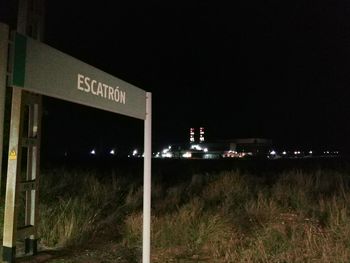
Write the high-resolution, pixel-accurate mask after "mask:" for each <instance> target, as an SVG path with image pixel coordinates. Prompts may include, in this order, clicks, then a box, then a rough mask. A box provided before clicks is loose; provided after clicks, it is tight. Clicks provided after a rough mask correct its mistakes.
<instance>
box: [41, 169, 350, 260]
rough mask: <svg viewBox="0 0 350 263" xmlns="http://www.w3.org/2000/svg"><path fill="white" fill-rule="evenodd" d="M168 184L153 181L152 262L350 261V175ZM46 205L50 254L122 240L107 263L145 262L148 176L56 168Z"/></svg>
mask: <svg viewBox="0 0 350 263" xmlns="http://www.w3.org/2000/svg"><path fill="white" fill-rule="evenodd" d="M267 170H268V169H267ZM192 172H194V173H193V174H191V173H192ZM167 176H168V175H167V174H166V173H162V172H160V171H157V170H156V174H155V175H154V177H153V179H154V181H153V185H152V187H153V189H152V202H153V203H152V262H161V263H164V262H218V263H219V262H269V263H270V262H276V263H277V262H350V203H349V201H350V189H349V187H350V173H349V172H347V169H336V168H334V167H332V168H315V169H301V168H300V169H299V168H298V169H294V168H287V169H277V170H275V171H272V172H264V173H256V172H254V171H249V170H247V169H240V168H232V167H231V168H230V169H228V170H225V169H223V170H221V171H218V170H216V171H210V172H205V171H194V170H193V171H191V172H189V174H188V173H185V175H181V176H179V177H178V178H177V179H176V178H175V177H172V178H168V177H167ZM172 176H174V175H172ZM40 197H41V203H40V217H41V221H40V226H39V236H40V237H41V240H40V244H41V246H42V247H44V248H45V247H46V248H65V247H77V246H84V245H86V244H91V243H94V242H96V243H99V242H100V243H101V242H107V243H108V242H113V244H114V245H113V249H110V250H109V251H105V252H104V253H101V255H100V256H101V257H104V259H105V261H104V262H140V260H141V251H142V171H141V172H140V173H139V174H137V175H135V174H127V175H126V174H125V173H124V172H123V171H119V172H118V171H117V170H113V171H112V172H111V173H110V174H103V175H101V174H99V171H98V170H85V171H84V170H83V169H80V170H79V169H77V170H74V169H68V170H67V169H64V168H60V169H56V170H46V171H44V172H43V174H42V178H41V192H40ZM65 262H66V261H65ZM67 262H70V261H67ZM72 262H74V261H72Z"/></svg>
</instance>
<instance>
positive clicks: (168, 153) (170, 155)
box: [162, 152, 173, 158]
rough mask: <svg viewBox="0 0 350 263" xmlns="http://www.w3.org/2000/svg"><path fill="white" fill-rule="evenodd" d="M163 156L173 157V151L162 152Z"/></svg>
mask: <svg viewBox="0 0 350 263" xmlns="http://www.w3.org/2000/svg"><path fill="white" fill-rule="evenodd" d="M162 157H163V158H172V157H173V154H172V153H171V152H166V153H163V154H162Z"/></svg>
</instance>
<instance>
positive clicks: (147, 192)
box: [142, 92, 152, 263]
mask: <svg viewBox="0 0 350 263" xmlns="http://www.w3.org/2000/svg"><path fill="white" fill-rule="evenodd" d="M144 137H145V139H144V140H145V141H144V143H145V146H144V160H143V161H144V171H143V173H144V176H143V245H142V262H143V263H149V262H150V259H151V181H152V180H151V160H152V94H151V93H150V92H147V93H146V119H145V134H144Z"/></svg>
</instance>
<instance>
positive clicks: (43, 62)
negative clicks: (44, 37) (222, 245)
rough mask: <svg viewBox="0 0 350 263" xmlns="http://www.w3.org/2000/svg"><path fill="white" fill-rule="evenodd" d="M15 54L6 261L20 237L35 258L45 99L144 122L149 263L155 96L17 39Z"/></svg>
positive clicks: (28, 40)
mask: <svg viewBox="0 0 350 263" xmlns="http://www.w3.org/2000/svg"><path fill="white" fill-rule="evenodd" d="M12 49H13V51H12V53H13V61H11V65H12V66H13V67H12V76H11V78H10V81H9V82H10V86H12V87H13V96H12V113H11V127H10V147H9V160H8V175H7V188H6V205H5V220H4V221H5V222H4V238H3V259H4V261H5V262H11V263H12V262H14V260H15V256H16V239H17V238H19V237H23V238H25V241H26V242H25V245H26V247H25V250H26V252H32V253H33V254H35V253H36V251H37V237H36V228H37V214H38V206H37V204H38V179H39V167H40V165H39V163H40V162H39V161H40V158H39V157H40V154H39V153H40V119H41V118H40V116H41V97H40V95H37V94H43V95H47V96H50V97H55V98H59V99H62V100H67V101H71V102H75V103H79V104H83V105H87V106H90V107H94V108H99V109H103V110H107V111H111V112H115V113H119V114H122V115H126V116H130V117H133V118H137V119H142V120H144V121H145V134H144V140H145V141H144V146H145V149H144V222H143V262H144V263H149V262H150V244H151V241H150V239H151V158H152V153H151V126H152V122H151V119H152V115H151V113H152V112H151V104H152V102H151V97H152V96H151V93H149V92H146V91H144V90H141V89H139V88H137V87H135V86H133V85H131V84H129V83H127V82H125V81H122V80H120V79H118V78H116V77H114V76H111V75H109V74H107V73H105V72H103V71H101V70H99V69H96V68H94V67H92V66H90V65H88V64H86V63H83V62H81V61H79V60H77V59H75V58H72V57H70V56H68V55H66V54H64V53H62V52H60V51H58V50H55V49H53V48H52V47H49V46H47V45H45V44H43V43H41V42H39V41H36V40H33V39H31V38H29V37H26V36H24V35H21V34H18V33H16V34H15V35H14V39H13V46H12ZM25 91H28V92H25ZM32 92H35V94H34V93H32ZM26 110H27V111H26ZM25 114H26V115H25ZM24 118H27V120H28V124H27V126H26V127H24V124H23V119H24ZM25 132H26V133H25ZM22 156H23V158H24V157H26V158H27V167H26V172H25V174H26V177H25V178H24V179H21V180H20V177H21V174H23V171H22V170H23V168H24V167H21V158H22ZM21 191H25V192H26V208H25V225H24V226H23V227H22V228H17V213H18V211H17V210H18V209H17V208H18V200H19V198H18V195H19V193H20V192H21Z"/></svg>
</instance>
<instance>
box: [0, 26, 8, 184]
mask: <svg viewBox="0 0 350 263" xmlns="http://www.w3.org/2000/svg"><path fill="white" fill-rule="evenodd" d="M8 42H9V27H8V26H7V25H5V24H3V23H0V176H1V171H2V170H1V168H2V153H3V141H4V115H5V97H6V74H7V55H8ZM1 178H2V176H1V177H0V182H1Z"/></svg>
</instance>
